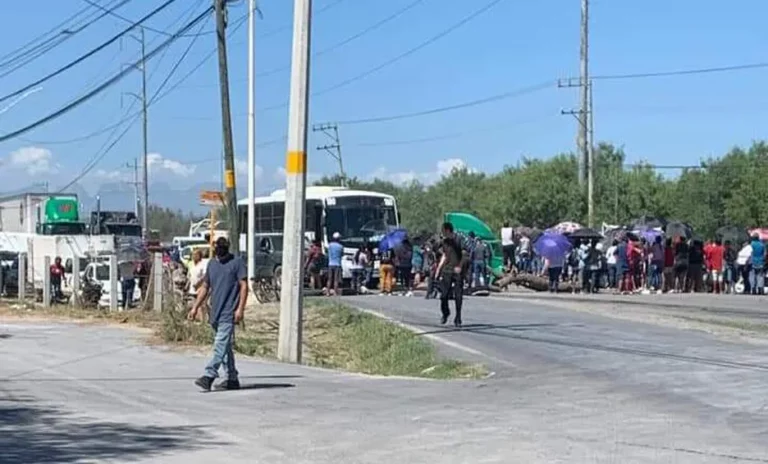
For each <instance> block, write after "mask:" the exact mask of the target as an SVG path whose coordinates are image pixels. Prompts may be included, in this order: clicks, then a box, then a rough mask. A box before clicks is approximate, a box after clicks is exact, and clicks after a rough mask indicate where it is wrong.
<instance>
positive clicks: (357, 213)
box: [326, 196, 397, 240]
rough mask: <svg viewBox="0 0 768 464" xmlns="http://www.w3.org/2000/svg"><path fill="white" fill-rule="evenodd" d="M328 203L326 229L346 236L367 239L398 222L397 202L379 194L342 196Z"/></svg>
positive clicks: (330, 232)
mask: <svg viewBox="0 0 768 464" xmlns="http://www.w3.org/2000/svg"><path fill="white" fill-rule="evenodd" d="M334 200H335V201H329V202H328V205H327V207H326V230H327V232H328V234H329V235H331V234H334V233H336V232H338V233H340V234H341V237H342V240H350V239H351V240H354V239H365V238H368V237H371V236H373V235H378V234H383V233H386V231H387V227H390V226H396V225H397V215H396V214H395V207H394V202H391V201H390V203H392V204H389V205H387V204H386V203H387V202H385V199H384V198H379V197H362V196H361V197H338V198H334ZM379 229H381V230H379Z"/></svg>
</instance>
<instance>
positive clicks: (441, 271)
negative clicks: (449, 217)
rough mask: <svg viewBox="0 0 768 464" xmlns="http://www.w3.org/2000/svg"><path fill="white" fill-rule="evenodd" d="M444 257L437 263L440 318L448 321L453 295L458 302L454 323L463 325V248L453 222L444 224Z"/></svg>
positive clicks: (444, 321)
mask: <svg viewBox="0 0 768 464" xmlns="http://www.w3.org/2000/svg"><path fill="white" fill-rule="evenodd" d="M442 250H443V253H442V257H441V258H440V263H439V264H438V265H437V272H436V273H435V274H436V275H437V276H439V278H440V279H441V280H440V311H441V312H442V314H443V316H442V318H441V319H440V323H441V324H445V323H446V322H448V316H450V315H451V310H450V308H449V307H448V300H449V299H450V296H451V295H453V298H454V302H455V304H456V316H455V317H454V318H453V325H455V326H456V327H461V304H462V298H463V296H464V295H463V292H464V276H463V273H462V271H463V270H462V249H461V244H460V243H459V240H458V238H457V237H456V235H455V234H454V232H453V224H451V223H450V222H446V223H444V224H443V244H442Z"/></svg>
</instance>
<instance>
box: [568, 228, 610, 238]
mask: <svg viewBox="0 0 768 464" xmlns="http://www.w3.org/2000/svg"><path fill="white" fill-rule="evenodd" d="M569 237H570V238H572V239H580V240H602V238H603V235H602V234H601V233H600V232H598V231H596V230H595V229H590V228H589V227H584V228H582V229H579V230H577V231H576V232H574V233H572V234H570V235H569Z"/></svg>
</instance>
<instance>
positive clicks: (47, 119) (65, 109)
mask: <svg viewBox="0 0 768 464" xmlns="http://www.w3.org/2000/svg"><path fill="white" fill-rule="evenodd" d="M169 1H170V2H173V1H175V0H169ZM212 10H213V7H209V8H208V9H207V10H206V11H205V12H203V13H202V14H201V15H199V16H198V17H197V18H195V19H194V20H192V22H190V23H188V24H187V25H185V26H184V27H183V28H182V29H181V30H179V32H178V33H179V34H181V33H184V32H186V31H187V30H189V29H191V28H192V27H194V26H195V24H197V23H198V22H200V21H202V20H203V19H204V18H205V17H206V16H207V15H208V14H210V12H211V11H212ZM177 39H178V36H177V35H175V34H174V35H173V36H171V37H170V38H169V39H168V40H166V41H165V42H163V43H162V44H161V45H160V46H158V47H157V48H155V49H154V50H152V51H151V52H149V53H148V54H147V55H146V58H145V59H144V60H143V61H144V62H147V61H149V60H151V59H152V58H153V57H154V56H155V55H156V54H157V53H158V52H160V51H161V50H162V49H164V48H165V47H167V46H168V45H170V44H171V43H172V42H173V41H175V40H177ZM140 62H141V60H140V61H137V62H135V63H133V66H131V67H129V68H126V69H125V70H123V71H121V72H119V73H117V75H115V76H114V77H112V78H111V79H109V80H107V81H106V82H104V83H103V84H101V85H100V86H98V87H96V88H95V89H94V90H92V91H90V92H88V93H87V94H85V95H84V96H82V97H80V98H78V99H76V100H74V101H73V102H72V103H70V104H68V105H66V106H64V107H63V108H61V109H59V110H58V111H56V112H54V113H52V114H49V115H48V116H45V117H44V118H41V119H39V120H37V121H35V122H33V123H31V124H29V125H27V126H25V127H22V128H21V129H18V130H16V131H13V132H11V133H9V134H5V135H3V136H0V142H4V141H6V140H9V139H12V138H14V137H17V136H19V135H21V134H24V133H26V132H29V131H31V130H32V129H34V128H36V127H38V126H41V125H43V124H46V123H48V122H50V121H52V120H54V119H56V118H59V117H61V116H62V115H64V114H66V113H68V112H69V111H71V110H73V109H75V108H76V107H78V106H80V105H81V104H83V103H85V102H87V101H88V100H90V99H91V98H93V97H94V96H96V95H98V94H99V93H101V92H103V91H104V90H106V89H107V88H109V87H111V86H112V85H114V84H116V83H117V82H119V81H120V80H121V79H122V78H123V77H125V76H126V75H127V74H128V73H130V72H133V70H134V69H135V67H136V66H138V64H139V63H140Z"/></svg>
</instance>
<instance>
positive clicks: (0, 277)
mask: <svg viewBox="0 0 768 464" xmlns="http://www.w3.org/2000/svg"><path fill="white" fill-rule="evenodd" d="M4 290H5V268H3V265H2V264H0V297H1V296H4V295H5V291H4Z"/></svg>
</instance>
